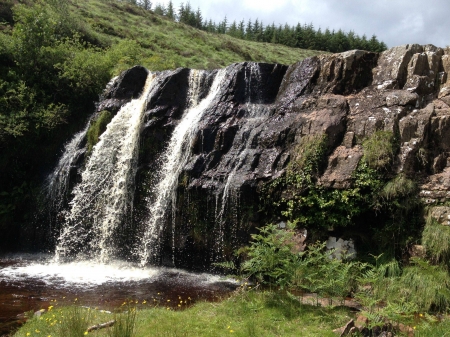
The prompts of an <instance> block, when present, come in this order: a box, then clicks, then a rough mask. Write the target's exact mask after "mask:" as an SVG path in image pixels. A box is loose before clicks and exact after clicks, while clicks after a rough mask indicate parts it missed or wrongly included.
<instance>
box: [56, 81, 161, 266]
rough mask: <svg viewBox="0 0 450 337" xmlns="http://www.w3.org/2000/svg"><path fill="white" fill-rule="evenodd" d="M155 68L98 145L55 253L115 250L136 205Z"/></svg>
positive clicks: (104, 255) (101, 254) (100, 255)
mask: <svg viewBox="0 0 450 337" xmlns="http://www.w3.org/2000/svg"><path fill="white" fill-rule="evenodd" d="M155 77H156V76H155V75H153V74H149V75H148V76H147V80H146V83H145V86H144V89H143V92H142V94H141V96H140V97H139V98H137V99H133V100H132V101H130V102H129V103H127V104H125V105H124V106H123V107H122V108H121V109H120V110H119V112H118V113H117V114H116V115H115V116H114V118H113V119H112V120H111V122H110V123H109V124H108V126H107V129H106V131H105V132H104V133H103V134H102V135H101V136H100V140H99V142H98V143H97V144H96V145H95V146H94V147H93V150H92V154H91V155H90V157H89V159H88V162H87V164H86V167H85V169H84V171H83V172H82V174H81V182H80V183H79V184H78V185H77V186H75V188H74V190H73V195H74V197H73V199H72V201H71V202H70V206H71V208H70V211H69V212H68V214H67V216H66V220H65V224H64V227H63V229H62V231H61V233H60V236H59V238H58V243H57V246H56V254H55V259H56V261H59V260H60V259H61V258H62V257H64V256H65V255H70V256H74V255H76V256H78V257H80V256H83V255H86V256H85V257H91V258H92V257H94V256H95V258H96V259H97V260H98V261H99V262H107V261H108V260H109V259H110V258H112V257H113V256H114V253H115V243H114V234H115V232H116V230H117V228H118V226H119V225H120V224H121V223H123V221H124V220H125V218H126V215H127V214H128V212H129V211H130V210H131V209H132V206H133V195H134V179H135V174H136V166H137V159H138V147H139V135H140V132H141V127H142V123H143V115H144V110H145V107H146V103H147V100H148V98H149V97H151V95H152V90H153V89H155V88H156V87H157V85H156V84H157V82H158V81H156V80H155Z"/></svg>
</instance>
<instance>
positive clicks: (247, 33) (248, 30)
mask: <svg viewBox="0 0 450 337" xmlns="http://www.w3.org/2000/svg"><path fill="white" fill-rule="evenodd" d="M252 32H253V25H252V21H251V20H248V22H247V27H246V28H245V39H246V40H250V41H251V40H253V34H252Z"/></svg>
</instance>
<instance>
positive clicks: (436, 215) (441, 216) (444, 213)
mask: <svg viewBox="0 0 450 337" xmlns="http://www.w3.org/2000/svg"><path fill="white" fill-rule="evenodd" d="M430 215H431V217H432V218H433V219H434V220H436V221H437V222H439V223H440V224H442V225H445V226H450V207H449V206H435V207H433V208H432V209H431V210H430Z"/></svg>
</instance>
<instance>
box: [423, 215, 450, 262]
mask: <svg viewBox="0 0 450 337" xmlns="http://www.w3.org/2000/svg"><path fill="white" fill-rule="evenodd" d="M422 244H423V245H424V246H425V249H426V252H427V254H428V256H429V257H430V258H431V259H432V260H433V261H435V262H442V263H444V264H445V265H447V266H448V265H449V262H450V228H449V227H448V226H443V225H441V224H440V223H438V222H437V221H436V220H435V219H434V218H433V217H431V216H428V218H427V222H426V225H425V228H424V230H423V233H422Z"/></svg>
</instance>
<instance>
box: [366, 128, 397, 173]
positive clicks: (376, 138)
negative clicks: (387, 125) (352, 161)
mask: <svg viewBox="0 0 450 337" xmlns="http://www.w3.org/2000/svg"><path fill="white" fill-rule="evenodd" d="M362 146H363V151H364V157H363V160H364V161H366V162H367V164H368V165H369V167H370V168H373V169H376V170H385V169H387V167H388V165H389V164H391V163H392V160H393V159H394V152H395V151H394V134H393V133H392V132H391V131H376V132H375V133H373V134H372V135H371V136H370V137H369V138H368V139H366V140H365V141H364V142H363V144H362Z"/></svg>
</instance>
